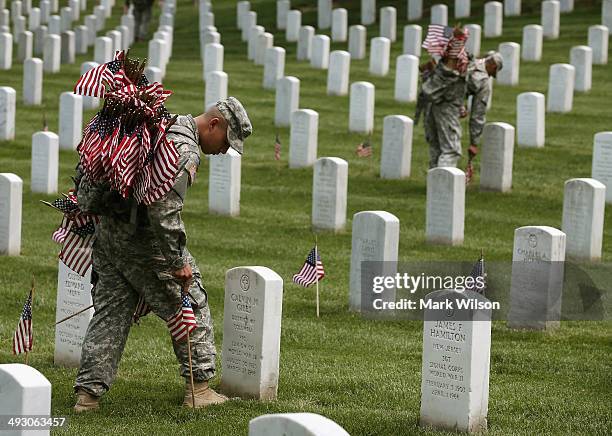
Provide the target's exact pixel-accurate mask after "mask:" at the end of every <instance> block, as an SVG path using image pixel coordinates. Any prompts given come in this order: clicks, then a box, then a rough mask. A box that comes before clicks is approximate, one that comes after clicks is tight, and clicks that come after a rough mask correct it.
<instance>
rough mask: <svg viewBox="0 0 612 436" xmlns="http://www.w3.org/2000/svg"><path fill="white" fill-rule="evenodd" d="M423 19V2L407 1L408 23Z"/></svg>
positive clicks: (416, 0)
mask: <svg viewBox="0 0 612 436" xmlns="http://www.w3.org/2000/svg"><path fill="white" fill-rule="evenodd" d="M421 18H423V0H408V21H416V20H420V19H421Z"/></svg>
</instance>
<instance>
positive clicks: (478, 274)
mask: <svg viewBox="0 0 612 436" xmlns="http://www.w3.org/2000/svg"><path fill="white" fill-rule="evenodd" d="M470 276H471V277H473V278H474V282H475V283H474V285H473V286H470V287H467V289H468V290H469V291H474V292H478V293H479V294H482V295H484V294H485V291H486V289H487V285H486V277H487V274H486V273H485V267H484V257H483V256H482V254H481V255H480V259H478V262H476V263H475V264H474V267H473V268H472V272H471V273H470ZM478 278H480V280H478ZM477 283H484V286H482V287H480V286H477Z"/></svg>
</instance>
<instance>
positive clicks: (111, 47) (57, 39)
mask: <svg viewBox="0 0 612 436" xmlns="http://www.w3.org/2000/svg"><path fill="white" fill-rule="evenodd" d="M105 11H106V9H104V8H103V9H102V10H101V12H102V13H101V14H98V15H88V16H86V17H85V25H80V26H77V27H76V28H75V31H73V30H66V31H62V32H55V31H54V30H49V31H48V30H47V26H45V25H40V26H38V27H37V28H36V29H35V30H34V32H31V31H23V32H21V33H20V34H19V45H18V57H17V58H18V60H19V61H20V62H24V64H25V65H24V68H27V69H28V71H30V74H34V75H35V74H38V73H36V72H34V71H36V70H38V69H39V68H40V67H39V66H38V65H33V64H32V63H31V62H30V63H29V64H28V62H27V60H28V59H30V58H32V55H41V54H42V57H43V60H42V70H44V71H45V72H49V73H57V72H59V71H60V66H61V64H63V63H67V64H71V63H74V61H75V55H76V54H86V53H87V50H88V48H89V47H91V46H92V45H93V46H94V60H95V62H97V63H104V62H108V61H109V60H112V56H113V53H115V51H117V50H125V49H128V48H129V47H130V45H131V44H132V43H133V41H134V26H135V21H134V16H133V15H131V14H128V15H123V16H122V18H121V25H119V26H117V28H116V29H115V30H110V31H108V32H107V34H106V37H96V34H97V32H98V31H100V30H102V29H103V28H104V25H105V19H106V16H105ZM11 41H12V36H11V35H10V34H8V33H5V34H2V35H0V48H4V49H5V50H3V51H2V56H0V69H10V68H11V66H12V45H11ZM36 64H38V62H36ZM33 70H34V71H33Z"/></svg>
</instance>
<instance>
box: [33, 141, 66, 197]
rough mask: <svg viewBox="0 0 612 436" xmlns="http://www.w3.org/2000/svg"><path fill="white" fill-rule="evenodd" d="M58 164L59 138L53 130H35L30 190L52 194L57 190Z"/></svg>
mask: <svg viewBox="0 0 612 436" xmlns="http://www.w3.org/2000/svg"><path fill="white" fill-rule="evenodd" d="M58 165H59V138H58V136H57V135H56V134H55V133H53V132H36V133H34V134H33V135H32V172H31V179H30V180H31V182H30V183H31V189H32V192H40V193H43V194H54V193H56V192H57V176H58Z"/></svg>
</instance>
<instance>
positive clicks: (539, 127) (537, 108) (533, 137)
mask: <svg viewBox="0 0 612 436" xmlns="http://www.w3.org/2000/svg"><path fill="white" fill-rule="evenodd" d="M545 110H546V106H545V97H544V94H540V93H539V92H524V93H522V94H519V95H518V96H517V97H516V133H517V135H516V136H517V144H518V145H519V146H524V147H544V140H545V133H546V129H545V125H546V112H545Z"/></svg>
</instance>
